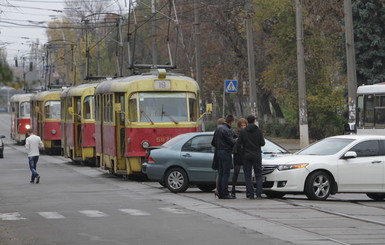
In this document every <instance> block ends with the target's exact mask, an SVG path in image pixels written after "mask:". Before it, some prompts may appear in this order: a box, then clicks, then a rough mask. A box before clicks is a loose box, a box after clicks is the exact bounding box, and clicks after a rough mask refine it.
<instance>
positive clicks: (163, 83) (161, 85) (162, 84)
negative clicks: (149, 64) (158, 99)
mask: <svg viewBox="0 0 385 245" xmlns="http://www.w3.org/2000/svg"><path fill="white" fill-rule="evenodd" d="M154 89H171V82H170V80H155V81H154Z"/></svg>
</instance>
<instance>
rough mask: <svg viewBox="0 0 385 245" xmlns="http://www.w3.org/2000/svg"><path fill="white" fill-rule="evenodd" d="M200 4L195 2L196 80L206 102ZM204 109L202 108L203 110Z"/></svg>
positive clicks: (197, 1) (196, 0) (198, 0)
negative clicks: (202, 63) (202, 64)
mask: <svg viewBox="0 0 385 245" xmlns="http://www.w3.org/2000/svg"><path fill="white" fill-rule="evenodd" d="M200 3H201V0H194V34H195V35H194V36H195V57H196V59H195V61H196V65H195V66H196V68H195V69H196V80H197V82H198V85H199V88H200V91H201V98H200V99H201V101H202V102H203V101H204V92H203V91H204V90H203V81H202V67H201V40H200V39H201V30H200V25H201V21H200V11H199V10H200ZM201 109H202V108H200V110H201Z"/></svg>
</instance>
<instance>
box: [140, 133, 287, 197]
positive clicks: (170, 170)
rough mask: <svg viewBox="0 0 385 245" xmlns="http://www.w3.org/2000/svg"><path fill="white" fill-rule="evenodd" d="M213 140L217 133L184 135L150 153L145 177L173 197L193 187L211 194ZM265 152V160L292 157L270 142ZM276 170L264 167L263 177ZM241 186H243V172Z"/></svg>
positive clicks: (212, 185)
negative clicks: (171, 193) (156, 182)
mask: <svg viewBox="0 0 385 245" xmlns="http://www.w3.org/2000/svg"><path fill="white" fill-rule="evenodd" d="M213 136H214V132H199V133H186V134H181V135H178V136H176V137H174V138H172V139H171V140H169V141H168V142H166V143H165V144H163V145H162V146H160V147H155V149H154V148H152V149H150V150H151V151H150V155H149V157H148V161H147V162H146V163H144V164H143V165H142V171H143V173H145V174H146V175H147V177H148V178H149V179H150V180H153V181H158V182H159V183H160V184H161V185H162V186H165V187H167V188H168V189H169V190H170V191H171V192H174V193H178V192H184V191H186V190H187V188H188V187H189V186H190V185H191V184H194V185H196V186H197V187H198V188H199V189H201V190H202V191H207V192H209V191H212V190H213V189H215V179H216V174H217V171H216V170H213V169H212V168H211V166H212V161H213V157H214V147H212V146H211V140H212V138H213ZM262 152H263V154H262V157H263V159H266V158H272V157H276V156H281V155H284V154H289V152H288V151H287V150H286V149H284V148H282V147H281V146H279V145H277V144H275V143H273V142H271V141H270V140H267V139H266V145H265V146H264V147H262ZM273 170H274V169H271V168H270V166H267V165H264V169H263V172H264V174H267V173H270V172H272V171H273ZM231 177H232V173H231V176H230V178H231ZM238 183H244V175H243V171H242V170H241V172H240V174H239V178H238Z"/></svg>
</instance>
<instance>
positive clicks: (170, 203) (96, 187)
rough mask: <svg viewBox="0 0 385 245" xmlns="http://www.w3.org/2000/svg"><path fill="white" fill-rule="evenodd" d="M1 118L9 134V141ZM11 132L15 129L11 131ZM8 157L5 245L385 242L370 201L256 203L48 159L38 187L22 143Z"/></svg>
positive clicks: (356, 197)
mask: <svg viewBox="0 0 385 245" xmlns="http://www.w3.org/2000/svg"><path fill="white" fill-rule="evenodd" d="M6 117H7V116H6V115H5V114H0V134H4V135H7V136H8V135H9V132H6V131H7V125H6V124H7V120H8V119H7V118H6ZM8 130H9V129H8ZM7 142H8V145H7V147H6V149H5V158H4V159H0V245H19V244H23V245H67V244H71V245H72V244H74V245H78V244H79V245H83V244H84V245H88V244H103V245H109V244H111V245H115V244H117V245H123V244H130V245H140V244H143V245H152V244H154V245H155V244H156V245H162V244H167V245H179V244H183V245H184V244H187V245H195V244H210V245H211V244H218V245H219V244H221V245H227V244H229V245H233V244H261V245H265V244H276V245H281V244H304V245H305V244H306V245H308V244H314V245H329V244H384V241H385V202H384V201H381V202H376V201H372V200H370V199H369V198H367V197H366V195H363V194H339V195H335V196H332V197H330V198H329V199H328V200H327V201H322V202H321V201H309V200H307V199H306V198H305V196H303V195H297V196H287V197H286V198H285V199H262V200H249V199H246V198H245V193H244V187H239V188H238V191H239V192H238V193H237V197H238V198H237V199H235V200H219V199H215V198H214V194H213V193H203V192H201V191H199V190H198V189H197V188H189V189H188V190H187V191H186V192H185V193H182V194H172V193H170V192H169V191H168V190H166V189H165V188H162V187H161V186H160V185H159V184H158V183H156V182H148V181H142V182H141V181H131V180H125V179H122V178H120V177H116V176H111V175H108V174H107V173H105V172H104V171H102V170H100V169H98V168H91V167H85V166H79V165H75V164H73V163H71V162H69V161H68V160H67V159H65V158H63V157H60V156H46V155H42V156H41V157H40V159H39V163H38V171H39V173H40V174H41V176H42V177H41V183H40V184H30V183H29V178H30V171H29V169H28V163H27V158H26V151H25V149H24V147H23V146H18V145H14V144H12V142H11V141H7Z"/></svg>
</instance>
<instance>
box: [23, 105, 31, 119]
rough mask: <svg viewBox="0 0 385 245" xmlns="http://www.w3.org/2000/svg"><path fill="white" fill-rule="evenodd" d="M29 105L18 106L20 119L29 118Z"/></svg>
mask: <svg viewBox="0 0 385 245" xmlns="http://www.w3.org/2000/svg"><path fill="white" fill-rule="evenodd" d="M30 105H31V104H30V103H29V102H22V103H21V104H20V117H21V118H27V117H30Z"/></svg>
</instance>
